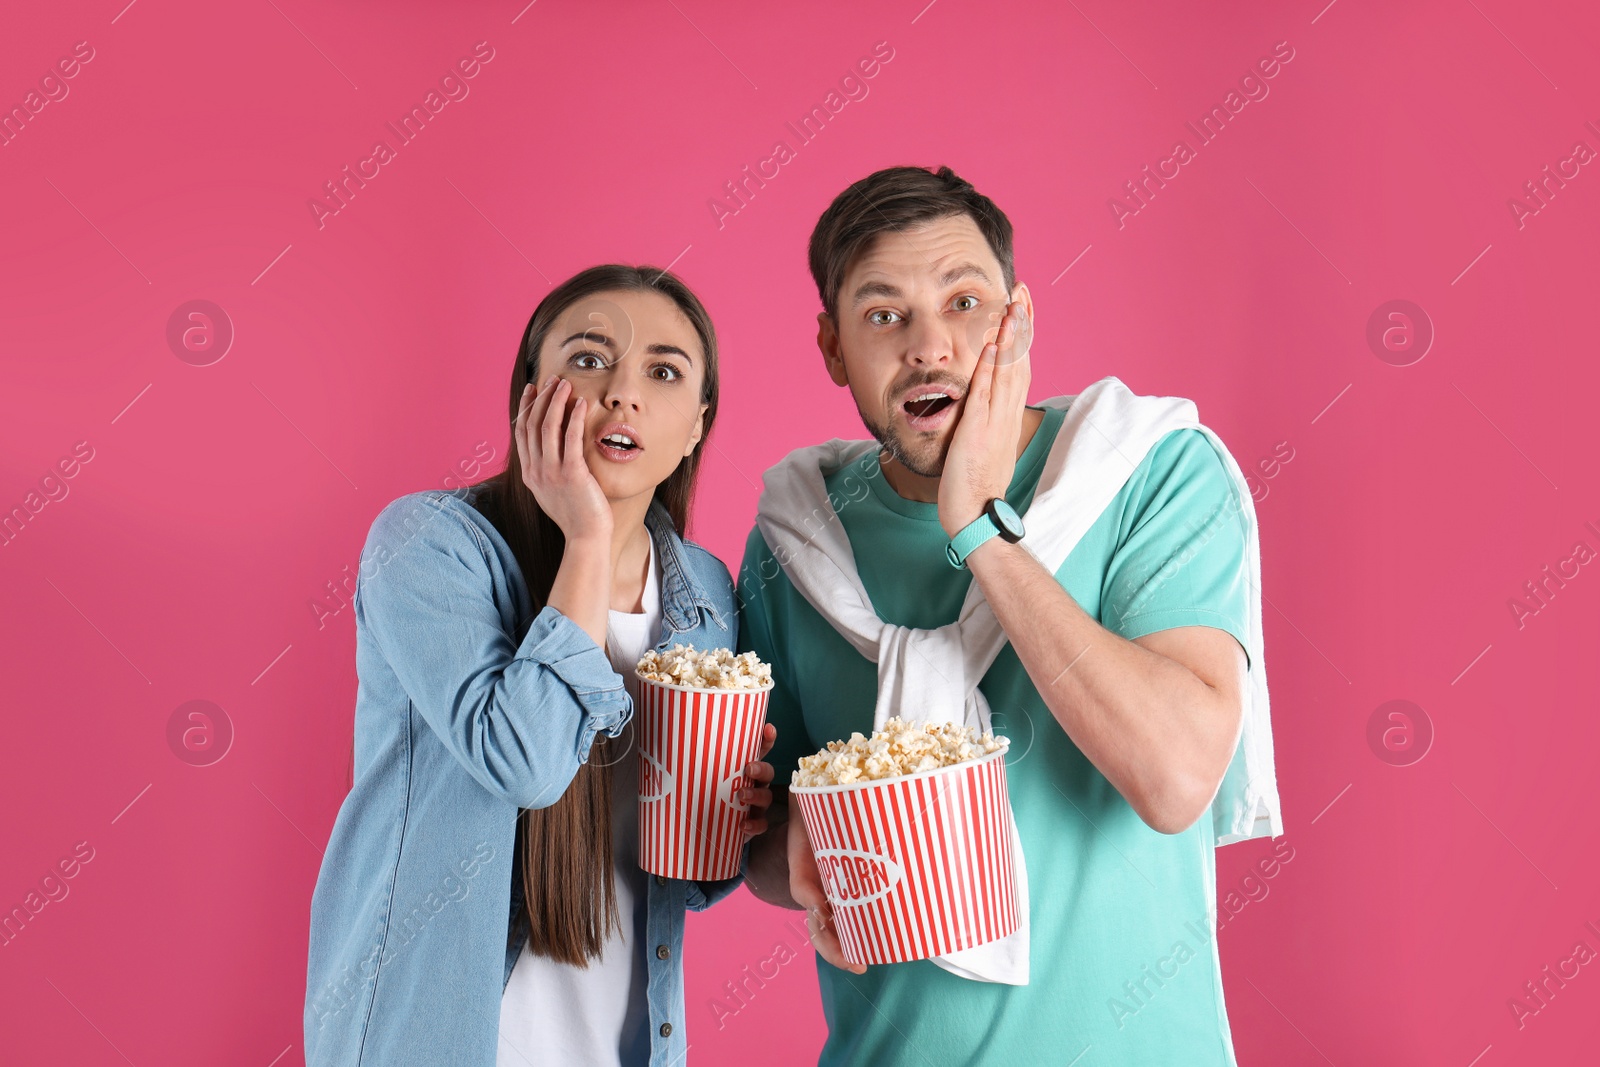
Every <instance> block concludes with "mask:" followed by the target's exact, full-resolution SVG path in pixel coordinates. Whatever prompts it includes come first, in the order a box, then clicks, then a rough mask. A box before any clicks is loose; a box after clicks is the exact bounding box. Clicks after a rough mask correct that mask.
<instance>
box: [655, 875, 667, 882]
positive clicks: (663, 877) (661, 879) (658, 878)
mask: <svg viewBox="0 0 1600 1067" xmlns="http://www.w3.org/2000/svg"><path fill="white" fill-rule="evenodd" d="M666 884H667V876H666V875H664V874H658V875H656V885H666Z"/></svg>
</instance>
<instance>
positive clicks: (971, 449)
mask: <svg viewBox="0 0 1600 1067" xmlns="http://www.w3.org/2000/svg"><path fill="white" fill-rule="evenodd" d="M1032 341H1033V324H1032V323H1031V322H1030V321H1029V320H1028V318H1027V316H1026V313H1025V309H1024V307H1023V304H1022V301H1020V300H1017V301H1012V302H1011V303H1010V304H1009V305H1007V307H1006V313H1005V317H1004V318H1003V319H1002V320H1001V322H1000V330H999V333H998V335H997V336H996V338H995V340H993V341H990V342H989V343H988V344H985V345H984V346H983V351H982V352H981V353H980V354H979V356H978V365H977V366H976V367H975V368H973V371H972V382H971V384H970V385H968V387H967V396H966V399H965V400H964V401H963V405H962V410H961V417H960V419H959V421H957V423H956V428H955V432H954V434H953V435H952V436H951V438H950V451H949V452H948V453H947V454H946V456H945V461H944V473H943V475H941V477H940V479H939V524H940V525H941V526H943V527H944V530H945V533H946V534H948V535H949V536H951V537H954V536H955V535H956V534H957V533H959V532H960V531H961V530H962V528H963V527H965V526H966V525H967V524H968V523H970V522H972V521H973V520H974V519H976V518H977V517H978V516H979V515H981V514H982V513H983V507H984V505H985V504H986V503H988V502H989V500H991V499H992V498H994V497H997V496H1005V494H1006V488H1007V487H1008V486H1009V485H1010V484H1011V474H1012V471H1013V470H1015V468H1016V465H1017V440H1018V439H1019V438H1020V437H1021V435H1022V419H1023V413H1024V411H1025V410H1026V409H1027V406H1028V384H1029V382H1030V381H1031V379H1032V371H1031V370H1030V365H1029V363H1028V348H1029V346H1030V345H1031V344H1032Z"/></svg>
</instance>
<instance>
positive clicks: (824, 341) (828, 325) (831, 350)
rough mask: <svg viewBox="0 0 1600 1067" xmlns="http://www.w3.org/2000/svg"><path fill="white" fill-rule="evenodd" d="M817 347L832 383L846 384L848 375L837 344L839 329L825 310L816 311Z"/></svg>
mask: <svg viewBox="0 0 1600 1067" xmlns="http://www.w3.org/2000/svg"><path fill="white" fill-rule="evenodd" d="M817 348H819V349H821V351H822V361H823V363H825V364H827V367H828V377H830V378H832V379H833V384H834V385H837V386H841V387H842V386H846V385H849V384H850V376H849V375H848V374H846V373H845V370H844V350H843V348H841V347H840V345H839V330H838V327H836V326H835V325H834V324H833V319H832V317H830V316H829V315H828V313H827V312H826V311H819V312H817Z"/></svg>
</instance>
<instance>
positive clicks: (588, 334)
mask: <svg viewBox="0 0 1600 1067" xmlns="http://www.w3.org/2000/svg"><path fill="white" fill-rule="evenodd" d="M574 341H588V342H589V343H590V344H597V345H604V346H605V347H606V348H610V349H613V350H615V349H616V347H617V345H616V342H614V341H612V340H611V338H609V337H607V336H606V335H605V334H603V333H601V332H600V331H599V330H579V331H578V332H577V333H575V334H573V335H572V336H571V337H569V338H567V339H566V340H565V341H562V342H561V347H562V348H565V347H567V346H568V345H570V344H571V343H572V342H574ZM645 351H646V352H647V353H649V354H650V355H652V356H681V357H683V359H684V361H685V362H687V363H688V364H689V365H690V366H691V367H692V366H694V360H693V358H691V357H690V355H689V353H687V352H685V351H684V350H683V349H681V348H679V347H678V346H677V345H663V344H654V345H649V346H648V347H646V348H645Z"/></svg>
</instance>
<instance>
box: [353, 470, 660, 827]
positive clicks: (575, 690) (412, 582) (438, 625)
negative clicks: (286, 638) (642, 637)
mask: <svg viewBox="0 0 1600 1067" xmlns="http://www.w3.org/2000/svg"><path fill="white" fill-rule="evenodd" d="M465 506H468V505H465V504H461V503H460V502H459V501H452V500H449V499H438V498H436V497H432V496H428V495H423V494H411V495H409V496H405V497H401V498H400V499H398V500H396V501H394V502H393V503H391V504H390V505H389V506H388V507H386V508H384V510H383V511H382V512H381V513H380V514H379V515H378V518H377V519H376V520H375V521H374V522H373V525H372V530H371V532H370V534H369V535H368V539H367V547H366V548H365V549H364V550H363V553H362V555H363V560H364V562H363V566H362V568H361V575H360V576H359V578H358V580H357V585H356V593H355V604H356V623H357V626H361V627H365V628H366V629H367V631H368V632H369V634H370V635H371V637H372V639H373V640H374V641H375V642H376V644H377V646H378V648H379V649H380V650H381V651H382V653H383V656H384V658H385V660H387V662H388V664H389V666H390V667H391V668H392V669H393V670H394V672H395V674H396V676H397V677H398V678H399V679H400V683H401V685H402V686H403V687H404V688H405V691H406V693H407V695H408V696H409V697H410V699H411V702H412V704H413V705H414V706H415V708H416V709H417V712H418V713H419V714H420V715H421V716H422V718H423V719H424V720H425V721H426V722H427V723H428V725H429V726H430V727H431V728H432V729H433V731H434V732H435V733H436V734H438V736H439V738H440V739H441V740H442V741H443V742H444V744H445V746H446V747H447V748H448V749H449V751H450V753H451V754H452V755H453V756H454V757H455V758H456V759H457V760H459V761H460V763H461V765H462V766H463V767H464V768H465V769H466V770H467V772H468V773H470V774H471V775H472V777H473V778H475V779H476V780H477V781H478V783H479V784H481V785H482V786H483V787H484V788H485V789H487V790H488V791H489V792H490V793H492V794H494V795H495V796H498V797H501V798H503V799H504V800H506V801H507V802H508V803H512V804H515V805H516V806H518V807H521V808H538V807H545V806H548V805H550V804H553V803H555V802H556V801H557V800H559V799H560V797H561V794H562V793H563V792H564V791H565V790H566V787H567V785H568V784H569V783H570V782H571V781H572V777H573V775H575V774H576V773H577V771H578V767H579V766H580V765H581V764H582V763H583V762H584V761H585V760H586V759H587V758H588V754H589V750H590V748H591V747H592V746H593V744H594V740H595V737H596V736H597V735H598V734H599V732H600V731H601V730H605V731H606V732H607V733H608V734H610V735H611V736H616V735H617V734H618V733H620V732H621V730H622V728H623V726H624V725H625V724H626V723H627V721H628V719H629V718H630V717H631V715H632V713H633V704H632V701H631V699H630V698H629V697H628V694H627V690H626V689H625V688H624V687H623V683H622V678H621V676H619V675H618V674H617V673H616V672H615V671H614V670H612V668H611V662H610V660H609V659H608V658H607V657H606V654H605V652H604V650H602V649H601V648H600V647H599V646H598V645H596V644H595V643H594V640H593V639H592V638H591V637H590V636H589V635H588V634H587V633H586V632H585V631H584V630H583V629H582V628H581V627H579V626H578V625H577V624H576V623H574V622H573V621H572V620H571V619H569V618H567V617H566V616H565V615H563V614H561V613H560V612H559V611H557V610H555V609H554V608H551V607H545V608H544V609H543V610H541V611H540V612H539V614H538V615H537V616H536V617H535V618H534V619H533V621H532V624H531V625H530V626H529V628H528V631H527V633H526V634H525V635H524V636H523V638H522V640H521V641H520V642H517V641H516V640H514V639H513V632H514V628H515V625H516V622H515V613H514V610H513V608H512V606H511V605H509V604H504V603H497V602H496V597H495V593H494V574H493V573H492V572H491V569H490V568H491V564H490V559H491V553H490V550H489V546H488V545H487V544H486V543H485V542H484V540H483V538H482V535H481V533H480V532H479V531H478V530H477V529H475V528H474V527H473V525H472V523H471V522H470V521H469V520H468V519H467V518H466V517H465V516H464V515H462V514H460V513H459V512H457V511H455V510H454V509H455V508H457V507H465ZM395 545H398V546H399V548H398V550H397V551H394V552H392V553H391V552H389V551H388V550H389V548H390V547H392V546H395ZM369 553H371V555H372V560H371V562H375V563H376V568H375V569H374V570H373V571H372V573H371V575H370V577H369V576H368V570H369V566H370V565H371V562H369V561H368V555H369Z"/></svg>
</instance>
